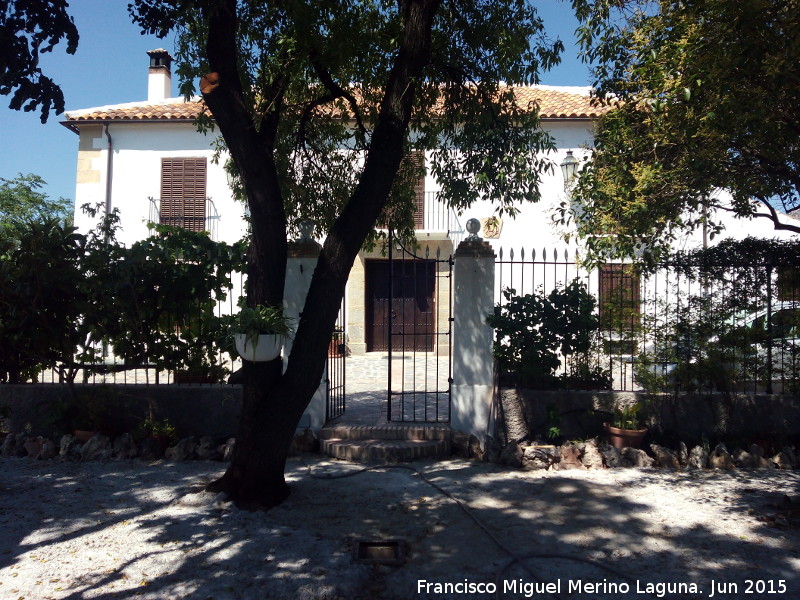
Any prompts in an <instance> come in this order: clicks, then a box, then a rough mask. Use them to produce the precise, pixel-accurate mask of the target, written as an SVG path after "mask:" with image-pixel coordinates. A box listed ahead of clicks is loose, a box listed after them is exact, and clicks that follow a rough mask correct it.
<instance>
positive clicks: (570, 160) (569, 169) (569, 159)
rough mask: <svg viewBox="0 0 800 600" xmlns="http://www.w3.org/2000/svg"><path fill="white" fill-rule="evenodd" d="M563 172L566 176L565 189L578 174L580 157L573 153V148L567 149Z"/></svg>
mask: <svg viewBox="0 0 800 600" xmlns="http://www.w3.org/2000/svg"><path fill="white" fill-rule="evenodd" d="M561 174H562V175H563V176H564V189H568V188H569V186H570V184H571V183H572V181H573V180H574V179H575V177H576V176H577V174H578V159H577V158H575V157H574V156H573V155H572V150H567V155H566V156H565V157H564V161H563V162H562V163H561Z"/></svg>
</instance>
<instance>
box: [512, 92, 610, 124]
mask: <svg viewBox="0 0 800 600" xmlns="http://www.w3.org/2000/svg"><path fill="white" fill-rule="evenodd" d="M579 89H580V88H579ZM515 91H516V95H517V102H518V103H519V104H521V105H525V104H526V103H535V104H538V106H539V115H540V116H541V117H542V118H543V119H596V118H598V117H600V116H601V115H603V114H605V113H606V112H607V111H608V110H609V108H608V107H607V106H602V105H600V104H598V103H597V101H593V100H592V99H591V98H590V97H589V94H588V91H586V92H585V93H576V92H569V91H565V90H564V89H552V88H547V87H520V88H517V89H516V90H515Z"/></svg>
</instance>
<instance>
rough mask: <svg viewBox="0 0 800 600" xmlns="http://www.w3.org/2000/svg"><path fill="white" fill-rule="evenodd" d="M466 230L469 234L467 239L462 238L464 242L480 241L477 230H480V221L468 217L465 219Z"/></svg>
mask: <svg viewBox="0 0 800 600" xmlns="http://www.w3.org/2000/svg"><path fill="white" fill-rule="evenodd" d="M466 227H467V232H468V233H469V235H468V236H467V239H466V240H464V241H466V242H480V241H481V239H482V238H481V237H480V236H479V235H478V232H479V231H480V230H481V222H480V221H479V220H478V219H474V218H473V219H470V220H468V221H467V225H466Z"/></svg>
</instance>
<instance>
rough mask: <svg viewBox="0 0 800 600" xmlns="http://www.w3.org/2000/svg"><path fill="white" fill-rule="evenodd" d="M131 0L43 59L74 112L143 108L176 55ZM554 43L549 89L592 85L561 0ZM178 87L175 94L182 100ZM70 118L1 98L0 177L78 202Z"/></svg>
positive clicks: (556, 1)
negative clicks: (137, 20) (32, 178)
mask: <svg viewBox="0 0 800 600" xmlns="http://www.w3.org/2000/svg"><path fill="white" fill-rule="evenodd" d="M127 4H128V3H127V2H126V1H124V0H73V1H72V2H71V6H70V9H69V13H70V14H71V15H72V16H73V17H74V19H75V24H76V25H77V27H78V32H79V33H80V43H79V45H78V50H77V52H76V53H75V54H74V55H68V54H66V52H65V51H64V49H63V47H61V46H58V47H56V48H55V50H54V51H53V52H52V53H50V54H46V55H43V57H44V58H43V60H42V64H43V68H44V71H45V73H47V74H48V75H49V76H50V77H52V78H53V79H54V80H55V81H56V83H58V84H59V85H60V86H61V89H62V90H63V91H64V97H65V100H66V108H67V110H74V109H78V108H89V107H93V106H104V105H107V104H118V103H122V102H135V101H140V100H144V99H146V97H147V65H148V58H147V55H146V54H145V52H146V51H147V50H152V49H154V48H166V49H167V50H169V51H172V49H173V40H172V39H171V38H166V39H163V40H160V39H158V38H155V37H152V36H143V35H140V33H139V30H138V28H137V27H136V26H134V25H133V23H131V21H130V18H129V17H128V13H127ZM535 4H536V6H537V7H538V8H539V12H540V15H541V16H542V18H543V19H544V22H545V25H546V26H547V28H548V34H549V35H550V36H551V37H552V38H556V37H559V38H560V39H561V40H562V41H563V42H564V45H565V46H566V48H567V49H566V52H565V54H564V56H563V58H562V64H561V65H559V66H558V67H557V68H556V69H554V70H553V71H551V72H550V73H545V74H544V76H543V78H542V83H545V84H549V85H588V84H589V71H588V69H587V67H586V66H585V65H584V64H583V63H581V62H580V61H579V59H578V57H577V50H576V49H575V47H574V31H575V27H576V26H577V22H576V21H575V17H574V15H573V14H572V10H571V8H570V6H569V4H566V3H562V2H561V1H560V0H540V1H537V2H535ZM176 87H177V86H176V84H175V82H174V81H173V95H177V89H176ZM62 120H63V115H52V114H51V116H50V118H49V120H48V122H47V124H45V125H42V124H41V123H40V122H39V113H38V112H35V111H34V112H30V113H25V112H18V111H14V110H10V109H9V108H8V98H7V97H5V96H0V127H1V128H2V129H1V130H2V131H3V133H4V143H3V144H2V145H0V177H3V178H5V179H11V178H13V177H15V176H16V175H17V174H18V173H35V174H37V175H40V176H41V177H43V178H44V179H45V181H47V183H48V185H47V187H46V188H45V192H46V193H47V194H48V195H49V196H52V197H59V196H61V197H64V198H70V199H73V198H74V197H75V170H76V161H77V152H78V136H77V135H76V134H74V133H72V132H71V131H69V130H68V129H66V128H65V127H63V126H62V125H61V124H60V121H62Z"/></svg>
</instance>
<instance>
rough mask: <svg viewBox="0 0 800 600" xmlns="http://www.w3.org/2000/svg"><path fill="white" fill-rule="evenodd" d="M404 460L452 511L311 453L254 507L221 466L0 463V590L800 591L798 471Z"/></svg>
mask: <svg viewBox="0 0 800 600" xmlns="http://www.w3.org/2000/svg"><path fill="white" fill-rule="evenodd" d="M411 466H412V467H414V468H415V469H418V470H419V471H420V472H421V473H423V474H424V477H425V478H426V479H427V480H428V481H430V482H432V483H434V484H436V485H437V486H439V487H440V488H441V489H442V490H443V491H445V492H446V493H448V494H451V495H452V496H453V497H455V498H457V499H458V500H460V501H461V502H462V503H463V505H464V507H466V508H467V511H464V510H462V508H461V507H460V506H459V505H457V504H456V503H455V502H454V501H453V500H452V499H450V498H448V497H447V496H446V495H445V494H443V493H442V492H441V491H440V490H438V489H436V488H434V487H432V486H431V485H429V484H428V483H427V482H426V481H425V480H423V479H422V477H420V475H418V474H417V473H415V472H413V471H411V470H407V469H391V470H387V471H377V470H376V471H369V472H366V473H362V474H358V475H355V476H352V477H346V478H337V479H327V480H326V479H317V478H314V477H312V474H313V475H316V476H326V475H340V474H346V473H352V472H354V471H355V470H357V469H358V468H359V467H358V466H356V465H352V464H348V463H342V462H336V461H331V460H327V459H324V458H322V457H319V456H305V457H302V458H297V459H291V460H290V463H289V466H288V474H287V477H288V479H289V481H290V484H291V486H292V494H291V496H290V497H289V499H288V500H287V501H286V502H285V503H284V504H283V505H281V506H279V507H277V508H275V509H273V510H270V511H267V512H247V511H241V510H238V509H236V508H235V507H234V506H232V505H231V504H230V503H228V502H226V501H225V499H224V498H222V497H219V496H214V495H211V494H208V493H205V492H203V491H202V488H203V485H204V484H205V483H206V482H208V481H210V480H211V479H212V478H215V477H217V476H218V475H220V474H221V472H222V470H223V469H224V465H222V464H220V463H208V462H185V463H168V462H163V461H159V462H156V463H152V464H146V463H142V462H140V461H122V462H105V463H82V464H81V463H70V462H57V461H49V462H42V461H38V462H37V461H33V460H29V459H11V458H3V459H0V527H1V528H2V529H1V531H2V536H0V598H3V599H13V600H18V599H25V600H46V599H67V598H68V599H84V598H102V599H105V598H145V599H159V600H161V599H165V598H170V599H171V598H197V599H213V600H224V599H259V600H261V599H282V598H287V599H289V598H291V599H299V600H310V599H328V600H334V599H337V598H343V599H347V600H351V599H352V600H359V599H372V598H386V599H416V598H420V599H423V598H437V599H450V598H487V599H488V598H503V599H512V598H513V599H516V598H579V599H587V600H588V599H595V598H632V599H633V598H636V599H643V598H680V599H683V598H720V599H738V598H746V599H750V598H776V599H777V598H787V599H791V598H800V529H799V528H798V527H797V522H798V521H797V517H798V514H797V512H798V509H797V504H796V503H797V501H798V500H797V499H798V496H800V473H798V472H787V471H781V472H777V471H732V472H715V471H682V472H676V471H661V470H638V469H616V470H600V471H587V470H580V471H564V472H523V471H516V470H509V469H503V468H500V467H496V466H494V465H489V464H485V463H478V462H472V461H467V460H460V459H453V460H446V461H440V462H418V463H412V464H411ZM472 517H475V518H476V519H477V522H476V520H474V519H473V518H472ZM479 523H480V525H483V526H484V527H485V528H486V530H488V533H487V531H485V530H484V529H483V528H482V527H481V526H480V525H479ZM387 541H396V545H397V547H400V548H403V549H404V550H405V557H402V556H401V557H400V560H401V562H402V564H399V565H384V564H364V563H363V562H359V561H358V560H356V558H355V553H356V550H357V549H358V548H359V547H361V548H362V549H363V548H364V547H367V548H372V549H373V551H375V552H378V553H379V554H380V553H383V550H381V548H382V547H383V546H384V545H386V544H387ZM359 542H369V543H375V542H379V544H378V547H377V548H376V547H375V545H374V544H373V545H372V546H370V545H369V544H367V545H366V546H364V545H361V546H359ZM387 552H388V551H387ZM392 556H394V554H392ZM528 556H530V557H528ZM513 557H516V558H518V559H521V560H519V561H518V562H513V561H514V558H513ZM525 557H528V558H525ZM607 569H611V570H607ZM493 586H495V587H496V589H495V588H494V587H493ZM770 591H772V592H774V593H772V594H770V593H768V592H770Z"/></svg>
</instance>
